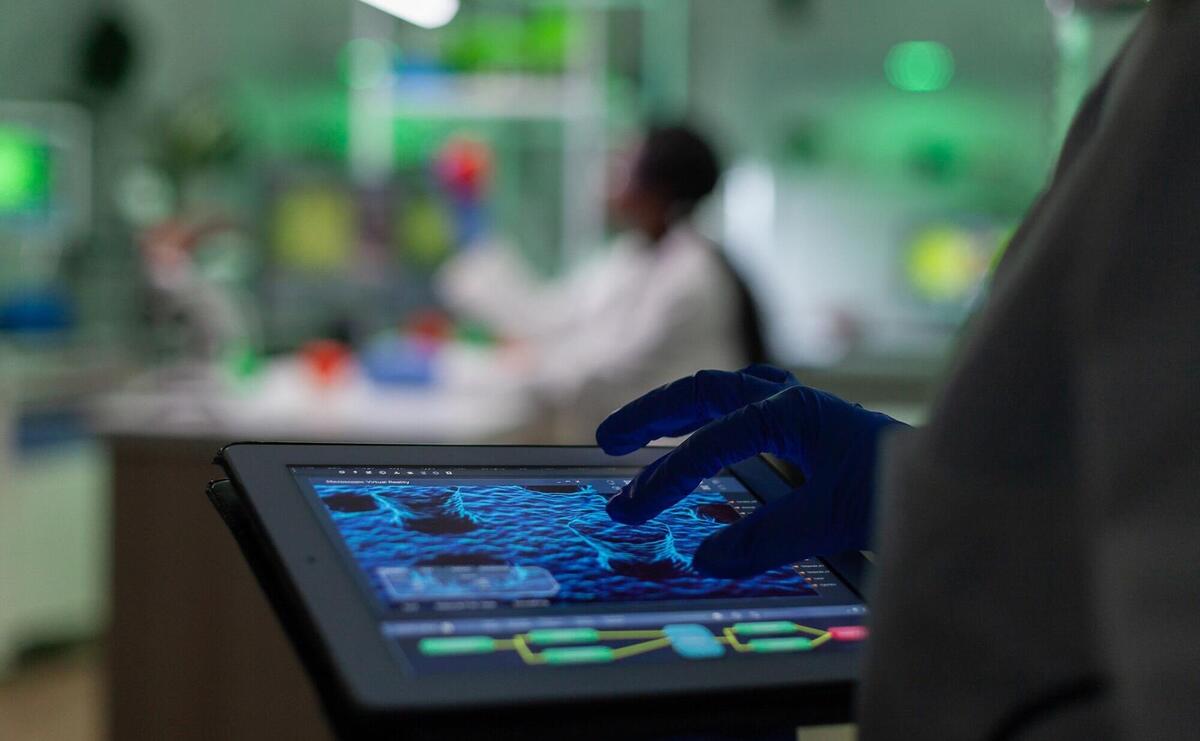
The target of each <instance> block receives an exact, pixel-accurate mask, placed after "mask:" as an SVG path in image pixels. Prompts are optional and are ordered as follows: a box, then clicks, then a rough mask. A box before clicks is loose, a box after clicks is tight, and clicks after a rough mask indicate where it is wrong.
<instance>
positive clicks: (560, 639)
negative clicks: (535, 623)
mask: <svg viewBox="0 0 1200 741" xmlns="http://www.w3.org/2000/svg"><path fill="white" fill-rule="evenodd" d="M598 640H600V634H599V633H598V632H597V631H596V629H595V628H549V629H545V630H532V631H530V632H529V642H530V643H533V644H535V645H538V646H553V645H554V644H561V643H595V642H596V641H598Z"/></svg>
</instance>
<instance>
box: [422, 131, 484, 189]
mask: <svg viewBox="0 0 1200 741" xmlns="http://www.w3.org/2000/svg"><path fill="white" fill-rule="evenodd" d="M434 172H435V173H436V174H437V178H438V181H439V182H441V184H442V186H443V187H445V188H446V189H447V190H449V191H450V192H451V193H452V194H453V195H455V196H456V197H458V198H460V199H463V200H470V201H476V200H479V199H480V198H481V197H482V196H483V192H484V191H485V190H486V189H487V185H488V181H489V180H490V179H491V175H492V150H491V148H490V147H489V146H488V145H487V144H485V143H483V142H481V141H479V140H477V139H469V138H466V137H454V138H452V139H450V140H449V141H447V142H446V144H445V146H443V147H442V150H441V151H440V152H438V155H437V160H436V161H435V162H434Z"/></svg>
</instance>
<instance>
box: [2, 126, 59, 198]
mask: <svg viewBox="0 0 1200 741" xmlns="http://www.w3.org/2000/svg"><path fill="white" fill-rule="evenodd" d="M49 164H50V163H49V152H48V150H47V149H46V146H45V144H44V143H43V142H41V141H39V139H38V138H37V137H36V136H34V135H33V134H32V133H30V132H28V131H25V130H23V129H18V128H15V127H9V126H0V213H3V212H17V211H33V210H36V209H39V208H42V207H44V206H45V205H46V203H47V202H48V201H49V199H50V166H49Z"/></svg>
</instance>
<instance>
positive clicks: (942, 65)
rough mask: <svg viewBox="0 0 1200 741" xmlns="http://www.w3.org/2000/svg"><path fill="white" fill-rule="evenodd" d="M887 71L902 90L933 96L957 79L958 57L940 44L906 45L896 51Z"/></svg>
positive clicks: (886, 63)
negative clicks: (955, 68)
mask: <svg viewBox="0 0 1200 741" xmlns="http://www.w3.org/2000/svg"><path fill="white" fill-rule="evenodd" d="M883 68H884V72H885V73H886V74H887V78H888V81H889V82H891V83H892V84H893V85H895V86H896V87H897V88H899V89H900V90H904V91H906V92H910V93H932V92H937V91H938V90H944V89H945V88H946V86H947V85H949V84H950V81H951V80H953V79H954V55H953V54H951V53H950V50H949V49H947V48H946V47H945V45H943V44H939V43H938V42H936V41H906V42H904V43H902V44H896V45H895V46H893V47H892V50H891V51H890V52H888V55H887V60H886V61H885V62H884V66H883Z"/></svg>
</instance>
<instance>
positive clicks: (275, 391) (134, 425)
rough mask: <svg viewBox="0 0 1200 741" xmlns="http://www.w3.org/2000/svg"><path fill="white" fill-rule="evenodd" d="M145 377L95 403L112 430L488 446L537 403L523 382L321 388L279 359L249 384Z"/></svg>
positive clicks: (99, 420) (101, 423)
mask: <svg viewBox="0 0 1200 741" xmlns="http://www.w3.org/2000/svg"><path fill="white" fill-rule="evenodd" d="M160 381H161V379H159V380H155V379H153V378H147V379H143V381H142V382H141V383H139V384H134V385H133V386H131V387H130V388H129V389H126V390H122V391H120V392H117V393H113V394H109V395H107V396H105V397H103V398H102V399H100V400H99V402H98V403H97V404H96V406H95V409H94V412H95V414H94V422H95V425H96V427H97V429H98V430H99V431H100V432H101V433H102V434H104V435H127V436H136V437H157V438H192V439H204V440H221V441H230V442H232V441H238V440H278V441H306V442H308V441H317V442H334V441H336V442H390V443H402V442H406V443H479V442H488V441H494V440H497V439H502V438H504V437H505V436H506V435H511V434H514V433H515V432H517V431H519V430H521V429H523V427H524V426H525V425H527V424H530V423H531V422H532V421H533V419H534V413H535V407H534V404H533V403H532V401H531V399H530V398H529V397H528V396H527V395H526V394H525V393H524V392H523V391H522V390H521V389H520V388H519V386H518V385H517V383H516V382H512V383H510V382H507V381H505V380H504V377H503V374H497V375H496V376H495V377H494V380H493V381H492V382H491V383H489V384H486V385H479V384H474V383H467V382H464V381H462V380H461V379H460V380H457V381H456V380H453V379H448V380H444V381H442V382H440V383H435V384H433V385H429V386H393V387H382V386H378V385H375V384H373V383H371V382H370V381H368V380H367V379H365V378H363V377H362V376H360V375H358V374H356V373H352V374H350V375H349V376H348V377H347V378H345V379H344V380H343V381H340V382H338V383H337V384H336V385H330V386H328V387H321V386H318V385H317V384H315V383H314V382H313V380H312V379H311V378H310V377H309V376H308V374H307V372H306V370H305V369H304V368H303V367H302V366H301V364H300V363H299V362H298V361H295V360H282V361H277V362H275V363H272V364H271V366H270V367H269V368H268V369H267V370H266V371H265V372H264V373H263V375H262V376H261V377H259V378H257V379H254V380H253V381H252V382H248V383H247V384H246V385H242V386H232V385H228V384H224V383H221V382H217V381H214V380H213V379H211V378H209V379H199V380H195V381H193V382H191V383H185V382H174V383H171V382H166V383H163V382H160Z"/></svg>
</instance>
